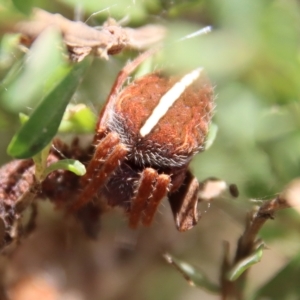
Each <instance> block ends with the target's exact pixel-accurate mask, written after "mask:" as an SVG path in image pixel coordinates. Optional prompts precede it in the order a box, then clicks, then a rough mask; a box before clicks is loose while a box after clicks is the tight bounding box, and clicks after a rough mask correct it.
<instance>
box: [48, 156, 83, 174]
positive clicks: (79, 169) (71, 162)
mask: <svg viewBox="0 0 300 300" xmlns="http://www.w3.org/2000/svg"><path fill="white" fill-rule="evenodd" d="M60 169H63V170H68V171H71V172H73V173H74V174H76V175H78V176H82V175H84V174H85V172H86V170H85V166H84V165H83V164H82V163H81V162H80V161H78V160H75V159H62V160H59V161H57V162H56V163H53V164H51V165H50V166H49V167H47V169H46V171H45V175H44V176H45V177H46V176H47V175H48V174H49V173H51V172H53V171H55V170H60Z"/></svg>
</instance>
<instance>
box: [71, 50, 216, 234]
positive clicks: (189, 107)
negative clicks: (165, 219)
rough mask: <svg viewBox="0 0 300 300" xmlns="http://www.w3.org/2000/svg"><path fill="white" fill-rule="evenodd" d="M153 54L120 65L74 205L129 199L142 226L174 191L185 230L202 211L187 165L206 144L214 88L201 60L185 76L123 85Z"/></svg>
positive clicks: (134, 220) (131, 214) (133, 223)
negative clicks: (92, 201) (96, 199)
mask: <svg viewBox="0 0 300 300" xmlns="http://www.w3.org/2000/svg"><path fill="white" fill-rule="evenodd" d="M151 55H153V51H148V52H144V53H143V54H141V55H140V56H138V57H137V58H136V59H135V60H133V61H132V62H130V63H128V64H127V65H126V66H125V67H124V68H123V69H122V70H121V71H120V73H119V75H118V77H117V79H116V81H115V83H114V85H113V87H112V89H111V92H110V94H109V96H108V98H107V101H106V103H105V105H104V108H103V109H102V111H101V112H100V115H99V119H98V122H97V126H96V133H95V137H94V145H95V151H94V154H93V157H92V159H91V161H90V162H89V163H88V165H87V172H86V174H85V176H83V177H82V179H81V186H82V192H81V193H80V195H79V196H78V199H77V200H76V201H75V202H74V203H73V205H72V208H71V209H72V210H73V211H77V210H78V209H80V208H81V207H82V206H83V205H85V204H87V203H88V202H89V201H91V200H92V199H94V198H95V197H97V196H101V198H102V199H104V200H105V201H106V203H107V204H108V205H109V206H116V205H118V206H122V207H124V208H125V210H126V212H127V214H128V218H129V226H130V227H131V228H136V227H137V226H138V224H139V222H141V223H142V224H143V225H144V226H149V225H150V224H151V223H152V220H153V217H154V215H155V212H156V211H157V208H158V206H159V204H160V202H161V201H162V199H164V198H165V197H168V199H169V202H170V205H171V209H172V212H173V215H174V218H175V223H176V227H177V229H178V230H179V231H186V230H188V229H191V228H192V227H193V226H194V225H195V224H196V223H197V222H198V218H199V215H198V210H197V203H198V192H199V183H198V180H197V179H196V178H195V177H194V176H193V175H192V173H191V172H190V171H189V169H188V165H189V163H190V161H191V159H192V158H193V156H194V155H195V154H196V153H198V152H200V151H202V150H204V144H205V139H206V136H207V133H208V128H209V124H210V120H211V117H212V112H213V108H214V103H213V88H212V86H211V84H210V83H209V81H208V80H207V78H206V77H205V76H203V69H202V68H198V69H196V70H193V71H192V72H190V73H188V74H186V75H184V76H183V77H181V78H178V77H167V76H165V75H163V73H161V72H155V73H152V74H148V75H145V76H144V77H141V78H139V79H137V80H135V81H133V82H132V83H131V84H129V85H128V86H126V87H125V88H123V85H124V83H125V81H126V80H127V78H128V76H129V75H130V74H131V73H132V72H133V71H134V70H135V69H136V68H137V67H138V66H139V65H140V64H141V63H142V62H143V61H144V60H145V59H146V58H148V57H149V56H151Z"/></svg>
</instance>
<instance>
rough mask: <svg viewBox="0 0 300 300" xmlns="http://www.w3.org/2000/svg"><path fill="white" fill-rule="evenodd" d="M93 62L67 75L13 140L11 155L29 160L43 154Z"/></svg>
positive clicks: (85, 61)
mask: <svg viewBox="0 0 300 300" xmlns="http://www.w3.org/2000/svg"><path fill="white" fill-rule="evenodd" d="M88 65H89V60H87V59H86V60H84V61H82V62H81V63H79V64H76V65H75V66H74V67H73V69H72V70H71V71H70V72H69V73H68V74H67V76H66V77H65V78H64V79H63V80H62V81H61V82H60V83H59V84H58V85H57V86H56V87H55V88H54V89H53V90H52V91H51V92H50V93H49V94H48V95H47V96H46V98H45V99H44V100H43V101H42V102H41V103H40V105H39V106H38V107H37V108H36V109H35V111H34V112H33V114H32V115H31V117H30V119H29V120H28V121H27V122H26V123H25V124H24V125H23V126H22V128H21V129H20V130H19V131H18V132H17V134H16V135H15V136H14V137H13V139H12V141H11V142H10V144H9V146H8V151H7V152H8V154H9V155H11V156H13V157H16V158H29V157H32V156H34V155H35V154H37V153H38V152H40V151H41V150H42V149H43V148H44V147H45V146H46V145H48V144H49V143H50V142H51V140H52V138H53V137H54V136H55V134H56V132H57V130H58V127H59V125H60V122H61V119H62V117H63V114H64V111H65V109H66V107H67V105H68V102H69V101H70V99H71V97H72V95H73V94H74V92H75V90H76V88H77V86H78V84H79V83H80V80H81V79H82V77H83V74H84V72H85V70H86V68H87V67H88Z"/></svg>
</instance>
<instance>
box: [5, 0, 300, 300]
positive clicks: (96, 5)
mask: <svg viewBox="0 0 300 300" xmlns="http://www.w3.org/2000/svg"><path fill="white" fill-rule="evenodd" d="M35 6H37V7H40V8H43V9H46V10H48V11H49V12H52V13H61V14H63V15H64V16H66V17H69V18H72V17H73V16H74V12H75V10H76V11H77V12H78V11H79V12H81V15H82V17H83V20H86V19H87V18H88V17H89V16H90V15H91V14H93V13H97V14H95V16H94V17H92V18H91V19H89V21H88V24H90V25H93V26H94V25H101V24H102V23H103V22H104V21H105V20H106V19H107V18H108V17H113V18H115V19H116V20H118V21H119V20H120V21H121V20H126V21H127V24H126V26H133V27H134V26H140V25H143V24H149V23H161V24H163V25H164V26H166V27H167V28H168V30H169V34H168V37H167V40H166V41H165V47H164V49H163V51H162V53H161V54H160V57H159V60H158V62H157V66H155V67H156V68H157V67H158V68H162V67H167V68H168V69H169V70H170V72H178V71H180V72H182V71H184V70H189V69H191V68H194V67H198V66H203V67H204V68H205V70H206V73H207V74H208V76H209V78H210V80H211V82H212V84H213V85H214V86H215V95H216V110H215V117H214V123H215V124H216V126H217V127H218V134H217V137H216V139H215V141H214V143H213V145H212V146H211V148H210V149H209V150H208V151H207V152H204V153H203V154H201V155H198V156H197V157H196V158H195V159H194V161H193V164H192V169H193V171H194V173H195V174H196V176H197V177H198V178H199V180H202V179H204V178H206V177H210V176H214V177H219V178H222V179H224V180H226V181H227V182H234V183H236V184H237V185H238V187H239V190H240V194H241V196H240V200H239V201H235V202H233V201H231V202H228V201H224V202H223V203H216V204H213V206H215V207H218V209H219V210H218V209H217V210H216V209H210V210H208V211H207V212H206V213H205V214H204V218H203V221H201V222H200V223H199V225H198V226H197V228H196V229H194V230H193V231H192V232H189V233H187V234H184V235H183V236H180V237H177V235H176V241H177V242H174V244H173V248H172V249H169V250H168V252H170V253H172V251H173V252H175V253H177V254H176V255H177V256H181V257H182V256H184V257H185V258H184V260H185V261H189V260H191V261H197V264H198V265H204V266H205V267H207V270H208V273H210V272H212V273H213V274H214V271H209V270H213V269H214V270H216V269H218V257H220V256H221V250H219V249H220V243H221V240H224V239H227V240H230V241H231V242H232V241H236V239H237V238H238V236H239V234H240V233H241V232H242V228H243V223H242V221H243V220H244V217H245V215H246V212H247V209H248V208H249V207H251V205H252V204H251V202H250V201H249V199H250V198H255V199H262V200H266V199H270V198H272V197H273V196H274V195H275V194H276V193H278V192H280V191H281V190H282V189H283V187H284V186H285V185H286V184H287V183H288V182H289V181H290V180H292V179H293V178H295V177H299V175H300V102H299V99H300V85H299V82H300V52H299V50H300V48H299V47H300V4H299V2H298V1H296V0H268V1H261V0H245V1H239V0H231V1H223V0H189V1H180V0H176V1H171V0H144V1H141V0H135V1H132V0H130V1H129V0H126V1H121V0H119V1H116V0H115V1H111V0H110V1H98V0H97V1H96V0H92V1H91V0H81V1H80V0H76V1H75V0H57V1H45V0H31V1H28V2H27V1H22V0H19V1H18V0H14V1H9V0H0V19H1V21H0V26H1V28H0V33H1V34H2V36H1V40H0V80H1V85H0V97H1V98H0V134H1V144H0V163H1V164H3V163H5V162H6V161H8V160H10V158H9V157H8V156H7V154H6V148H7V146H8V144H9V141H10V140H11V138H12V136H13V134H15V133H16V131H17V129H18V128H19V124H20V123H19V121H18V115H19V113H25V114H27V115H30V113H31V112H32V110H33V109H35V108H36V107H38V104H39V102H40V100H41V99H42V98H43V97H45V96H46V95H47V94H48V93H49V91H51V89H52V88H53V86H54V85H55V84H57V83H58V82H59V81H60V79H61V78H62V77H60V76H63V75H62V73H61V72H63V71H62V70H61V69H60V68H63V65H64V58H62V57H61V53H62V52H61V47H59V46H53V45H54V44H55V42H53V41H51V39H50V40H49V39H47V40H45V41H42V42H40V43H38V42H37V43H36V44H35V45H34V46H33V48H32V49H31V51H30V52H29V53H27V54H24V53H23V52H22V49H21V48H20V47H19V45H18V40H19V39H18V35H16V34H6V33H5V30H6V25H7V24H9V23H10V22H13V21H14V20H18V19H20V18H26V17H27V14H28V13H29V12H30V10H31V7H35ZM98 12H99V13H98ZM206 25H211V26H212V27H213V31H212V33H210V34H208V35H205V36H199V37H196V38H193V39H186V40H182V41H179V40H180V39H182V38H183V37H184V36H185V35H187V34H190V33H192V32H194V31H197V30H199V29H200V28H201V27H203V26H206ZM53 43H54V44H53ZM135 55H137V53H122V54H120V55H118V56H116V57H110V59H109V61H101V60H100V59H95V60H94V62H93V64H92V66H91V67H90V68H89V70H88V72H87V74H86V76H85V78H84V81H83V83H82V85H80V86H79V87H78V89H77V91H76V93H75V95H74V96H73V98H72V102H73V104H79V103H83V104H85V105H87V107H89V108H90V109H91V110H92V111H93V112H94V113H95V115H97V112H98V111H99V109H100V107H101V106H102V105H103V102H104V101H105V98H106V96H107V95H108V93H109V90H110V87H111V85H112V83H113V81H114V78H115V77H116V74H117V72H118V71H119V70H120V69H121V68H122V66H123V65H124V64H125V62H126V60H127V59H128V57H129V56H131V57H132V56H135ZM69 97H70V96H69ZM65 105H66V103H65ZM64 107H65V106H64ZM47 110H48V111H49V113H50V112H51V111H52V110H53V111H56V110H57V103H56V102H53V107H50V108H49V107H47ZM50 110H51V111H50ZM63 110H64V108H63ZM43 114H44V112H42V113H41V114H39V117H40V118H43V116H44V115H43ZM46 114H47V113H46ZM86 114H88V115H90V111H88V112H83V115H84V116H83V117H79V119H78V120H79V121H80V120H84V119H85V118H86ZM92 118H93V121H92V122H87V124H83V125H82V126H81V125H78V124H81V123H80V122H79V123H78V121H76V120H75V121H74V122H75V123H76V124H77V125H76V126H77V127H76V126H75V127H76V130H75V131H76V132H80V133H82V132H86V131H87V132H89V131H90V128H91V126H92V125H93V124H94V122H95V116H93V117H92ZM67 121H70V119H68V118H67ZM71 122H72V121H71ZM65 125H66V127H65V128H67V127H68V126H69V125H68V124H67V123H65ZM34 126H36V127H39V125H37V124H36V125H34ZM57 127H58V125H57ZM71 127H72V126H71ZM75 127H74V126H73V127H72V128H73V129H74V128H75ZM82 127H84V128H86V130H85V129H83V130H81V128H82ZM55 130H56V129H55ZM62 131H64V130H63V129H62ZM66 131H68V130H67V129H66ZM64 136H65V135H64ZM33 138H34V137H33ZM48 142H49V141H48ZM48 142H45V143H46V144H47V143H48ZM220 216H221V217H220ZM232 223H233V224H234V226H235V229H236V233H234V236H233V233H232V231H231V230H230V229H228V230H227V229H226V228H230V226H232ZM202 224H203V225H202ZM228 224H231V225H228ZM226 226H228V227H226ZM299 228H300V218H299V215H298V213H295V212H294V211H292V210H291V211H285V212H282V213H279V214H278V216H277V217H276V220H275V221H273V222H272V223H267V224H266V226H265V227H264V229H263V231H262V232H261V234H262V238H263V239H264V240H265V241H266V243H267V245H268V246H269V247H270V249H275V250H274V251H273V254H272V255H273V256H272V255H271V256H272V259H273V260H271V261H268V263H269V264H272V265H276V266H278V267H277V270H274V269H273V268H271V266H270V265H268V264H267V265H266V264H264V257H265V256H268V255H269V254H268V253H269V251H264V257H263V262H262V263H259V264H257V265H256V266H255V268H256V270H257V274H260V272H261V269H260V264H262V266H263V267H261V268H264V270H265V271H268V270H270V273H269V274H268V275H267V276H265V277H263V279H260V277H259V276H258V279H257V280H256V281H255V278H254V277H251V276H250V279H249V281H250V283H249V291H248V292H249V293H252V292H253V289H254V288H253V286H255V288H258V286H262V289H261V291H260V292H258V294H257V295H259V296H257V299H260V298H259V297H262V296H266V298H264V299H298V297H299V285H298V275H297V271H296V270H297V268H298V261H299V252H300V247H299ZM168 234H171V235H175V233H174V232H173V231H172V232H171V233H170V232H169V233H168ZM154 237H155V235H154ZM154 240H155V238H154ZM154 243H155V242H154ZM180 243H183V244H180ZM211 249H213V250H211ZM200 250H201V256H200V254H199V253H200ZM205 251H207V254H205ZM271 251H272V250H271ZM210 252H211V253H210ZM214 255H215V256H214ZM160 264H161V265H162V263H161V262H160ZM285 264H287V265H286V266H285V267H284V265H285ZM158 265H159V263H158ZM161 265H159V266H161ZM279 267H282V268H283V270H282V271H280V272H279V273H278V274H277V275H276V273H273V274H272V273H271V272H277V271H278V268H279ZM201 269H204V267H201ZM172 271H173V270H172V269H171V268H170V270H168V271H166V270H165V269H163V267H160V268H159V267H157V268H156V269H155V270H153V269H151V271H150V273H149V274H150V275H149V278H152V281H151V280H150V282H148V283H145V282H146V279H145V278H148V277H147V275H143V276H144V277H141V278H140V281H139V283H140V286H139V287H137V288H136V291H139V290H140V289H141V287H142V286H143V287H145V286H147V287H145V288H144V290H145V291H148V290H151V292H149V296H147V295H144V297H143V298H144V299H153V297H154V296H153V295H154V294H156V296H155V299H168V298H169V299H171V298H170V297H172V299H183V298H184V299H192V296H191V298H188V295H189V293H190V290H189V287H188V286H185V284H184V282H183V283H182V285H181V284H180V283H179V282H180V281H179V280H178V279H174V282H176V284H174V285H172V287H171V286H170V284H169V283H168V284H165V285H162V283H161V281H160V280H157V278H156V279H154V278H153V274H152V273H151V272H156V273H157V274H158V275H157V276H158V278H162V280H168V276H169V275H166V276H167V278H164V277H160V276H161V275H163V274H164V275H165V274H171V273H172ZM128 272H130V270H129V271H128ZM160 272H161V273H160ZM166 272H167V273H166ZM156 273H155V274H156ZM262 273H263V272H262ZM214 275H215V277H216V278H217V275H216V274H214ZM172 276H173V275H172ZM272 276H274V278H273V279H271V281H270V282H269V283H268V282H267V281H268V279H269V278H270V277H272ZM154 277H155V276H154ZM172 278H173V277H172ZM176 280H177V281H176ZM144 281H145V282H144ZM252 281H253V283H252ZM265 283H266V285H265V287H263V285H264V284H265ZM137 284H138V283H137ZM151 284H153V287H152V288H150V287H149V286H151ZM157 287H159V292H157V293H154V292H153V290H155V288H157ZM278 287H280V291H281V292H282V293H277V292H272V291H278ZM164 289H165V290H164ZM171 289H172V290H171ZM169 290H170V291H169ZM176 291H177V293H176ZM287 291H295V293H294V294H293V295H295V294H296V295H297V296H295V297H294V298H293V296H291V297H289V295H290V294H289V293H288V292H287ZM140 292H141V291H140ZM137 293H138V292H137ZM158 293H161V294H162V295H164V298H160V297H159V296H158V295H157V294H158ZM199 293H200V291H199ZM130 295H131V296H132V298H131V299H140V298H139V296H138V295H135V296H133V295H134V293H133V292H132V293H131V294H130ZM150 295H152V298H150ZM176 295H177V296H176ZM199 295H200V294H199ZM201 295H202V294H201ZM176 297H177V298H176ZM200 297H201V299H215V298H214V297H210V296H207V295H206V294H204V296H199V298H198V299H200ZM268 297H269V298H268ZM116 299H117V298H116ZM193 299H194V298H193Z"/></svg>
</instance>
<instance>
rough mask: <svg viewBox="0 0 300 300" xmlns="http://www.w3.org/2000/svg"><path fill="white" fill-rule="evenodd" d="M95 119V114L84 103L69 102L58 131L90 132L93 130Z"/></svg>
mask: <svg viewBox="0 0 300 300" xmlns="http://www.w3.org/2000/svg"><path fill="white" fill-rule="evenodd" d="M96 121H97V120H96V115H95V114H94V113H93V112H92V111H91V109H90V108H88V107H87V106H85V105H84V104H77V105H72V104H69V105H68V107H67V110H66V112H65V115H64V117H63V120H62V122H61V124H60V126H59V132H76V133H87V132H90V133H91V132H94V131H95V126H96Z"/></svg>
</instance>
